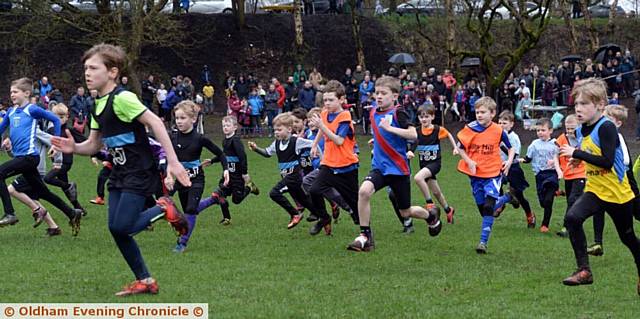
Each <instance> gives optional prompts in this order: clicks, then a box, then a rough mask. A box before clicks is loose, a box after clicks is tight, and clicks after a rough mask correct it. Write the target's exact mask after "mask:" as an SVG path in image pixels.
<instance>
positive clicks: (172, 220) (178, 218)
mask: <svg viewBox="0 0 640 319" xmlns="http://www.w3.org/2000/svg"><path fill="white" fill-rule="evenodd" d="M156 204H158V206H160V208H162V211H163V212H164V218H165V219H166V220H167V221H168V222H169V224H171V227H173V229H175V230H176V232H178V234H180V235H184V234H186V233H187V232H188V231H189V223H188V222H187V219H186V218H185V217H184V214H183V213H182V212H180V210H178V208H177V207H176V204H175V203H174V202H173V199H171V197H169V196H162V197H160V198H159V199H158V200H157V201H156Z"/></svg>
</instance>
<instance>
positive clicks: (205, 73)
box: [200, 64, 213, 84]
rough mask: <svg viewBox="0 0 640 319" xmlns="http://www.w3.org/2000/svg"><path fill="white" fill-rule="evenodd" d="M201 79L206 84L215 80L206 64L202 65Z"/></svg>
mask: <svg viewBox="0 0 640 319" xmlns="http://www.w3.org/2000/svg"><path fill="white" fill-rule="evenodd" d="M200 79H201V80H202V83H205V84H207V83H211V82H213V79H212V78H211V71H210V70H209V66H208V65H206V64H205V65H204V67H202V72H201V74H200Z"/></svg>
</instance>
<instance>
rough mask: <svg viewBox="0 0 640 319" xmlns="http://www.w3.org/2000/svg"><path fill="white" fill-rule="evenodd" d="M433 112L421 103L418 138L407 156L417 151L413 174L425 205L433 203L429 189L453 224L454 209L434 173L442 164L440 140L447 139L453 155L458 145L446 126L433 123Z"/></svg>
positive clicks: (431, 108) (433, 109) (429, 205)
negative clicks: (416, 162) (415, 169)
mask: <svg viewBox="0 0 640 319" xmlns="http://www.w3.org/2000/svg"><path fill="white" fill-rule="evenodd" d="M435 114H436V110H435V108H434V107H433V105H423V106H421V107H420V108H419V109H418V120H420V124H421V127H420V129H419V130H417V134H418V139H417V140H416V142H415V143H413V145H412V149H411V151H409V152H408V154H407V156H408V157H409V159H411V158H413V157H414V156H415V155H414V152H416V153H418V160H419V161H420V170H419V171H418V172H417V173H416V175H415V176H414V180H415V181H416V184H417V185H418V188H420V191H421V192H422V195H424V198H425V200H426V201H427V207H428V208H431V207H433V206H434V205H435V204H434V203H433V200H432V199H431V194H430V193H429V191H431V192H432V193H433V196H434V197H435V198H436V199H437V200H438V202H439V203H440V205H441V206H442V208H443V209H444V212H445V213H446V214H447V222H448V223H449V224H453V214H454V213H455V209H453V207H450V206H449V204H448V203H447V200H446V199H445V198H444V194H442V191H441V190H440V185H438V181H437V180H436V175H437V174H438V172H440V167H441V166H442V155H441V152H440V140H441V139H445V138H448V139H449V141H450V142H451V145H452V147H453V154H454V155H457V154H458V146H457V144H456V141H455V140H454V139H453V136H451V133H449V131H447V129H446V128H444V127H440V126H438V125H433V123H432V122H433V119H434V117H435Z"/></svg>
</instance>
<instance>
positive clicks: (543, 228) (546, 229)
mask: <svg viewBox="0 0 640 319" xmlns="http://www.w3.org/2000/svg"><path fill="white" fill-rule="evenodd" d="M540 232H541V233H543V234H546V233H548V232H549V227H547V226H545V225H542V226H540Z"/></svg>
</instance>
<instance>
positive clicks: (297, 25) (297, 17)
mask: <svg viewBox="0 0 640 319" xmlns="http://www.w3.org/2000/svg"><path fill="white" fill-rule="evenodd" d="M293 25H294V30H295V32H296V49H297V50H298V52H303V51H304V33H303V31H304V29H303V28H302V11H300V1H298V0H294V1H293Z"/></svg>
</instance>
